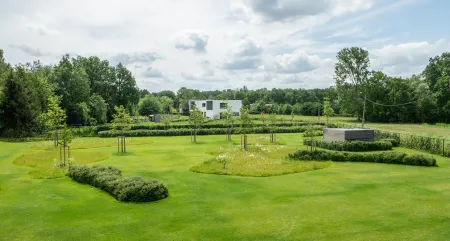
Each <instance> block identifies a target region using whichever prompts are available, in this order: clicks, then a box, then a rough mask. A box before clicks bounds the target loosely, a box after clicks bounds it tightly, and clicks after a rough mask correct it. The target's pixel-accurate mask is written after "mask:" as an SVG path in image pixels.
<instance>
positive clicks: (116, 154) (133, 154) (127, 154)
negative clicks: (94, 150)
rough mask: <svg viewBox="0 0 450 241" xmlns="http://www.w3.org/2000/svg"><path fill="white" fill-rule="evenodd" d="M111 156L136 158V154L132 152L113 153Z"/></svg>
mask: <svg viewBox="0 0 450 241" xmlns="http://www.w3.org/2000/svg"><path fill="white" fill-rule="evenodd" d="M112 155H113V156H137V154H136V153H134V152H129V151H127V152H125V153H123V152H114V153H113V154H112Z"/></svg>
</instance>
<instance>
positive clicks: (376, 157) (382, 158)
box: [288, 150, 437, 166]
mask: <svg viewBox="0 0 450 241" xmlns="http://www.w3.org/2000/svg"><path fill="white" fill-rule="evenodd" d="M288 157H289V159H292V160H305V161H311V160H313V161H329V160H331V161H334V162H374V163H386V164H403V165H412V166H437V163H436V159H435V158H434V157H433V156H425V155H417V154H415V155H407V154H406V153H401V152H380V153H352V152H336V151H322V150H315V151H308V150H298V151H296V152H294V153H289V155H288Z"/></svg>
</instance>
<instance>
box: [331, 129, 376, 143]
mask: <svg viewBox="0 0 450 241" xmlns="http://www.w3.org/2000/svg"><path fill="white" fill-rule="evenodd" d="M323 139H324V140H326V141H374V140H375V131H374V130H373V129H346V128H324V129H323Z"/></svg>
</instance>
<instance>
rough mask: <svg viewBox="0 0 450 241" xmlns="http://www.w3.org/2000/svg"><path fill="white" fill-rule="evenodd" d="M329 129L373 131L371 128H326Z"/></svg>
mask: <svg viewBox="0 0 450 241" xmlns="http://www.w3.org/2000/svg"><path fill="white" fill-rule="evenodd" d="M324 129H328V130H339V131H373V129H370V128H364V129H363V128H324Z"/></svg>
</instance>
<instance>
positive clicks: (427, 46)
mask: <svg viewBox="0 0 450 241" xmlns="http://www.w3.org/2000/svg"><path fill="white" fill-rule="evenodd" d="M444 51H450V41H448V40H445V39H441V40H438V41H436V42H434V43H429V42H428V41H423V42H409V43H402V44H396V45H394V44H390V45H385V46H384V47H381V48H376V49H373V50H370V51H369V53H370V54H371V63H372V67H373V68H374V69H375V70H381V71H384V72H386V74H390V75H400V76H404V77H406V76H408V75H410V74H414V73H419V72H421V71H422V70H423V68H424V66H425V65H426V64H427V63H428V60H429V58H431V57H435V56H436V55H440V54H441V53H442V52H444Z"/></svg>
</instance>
